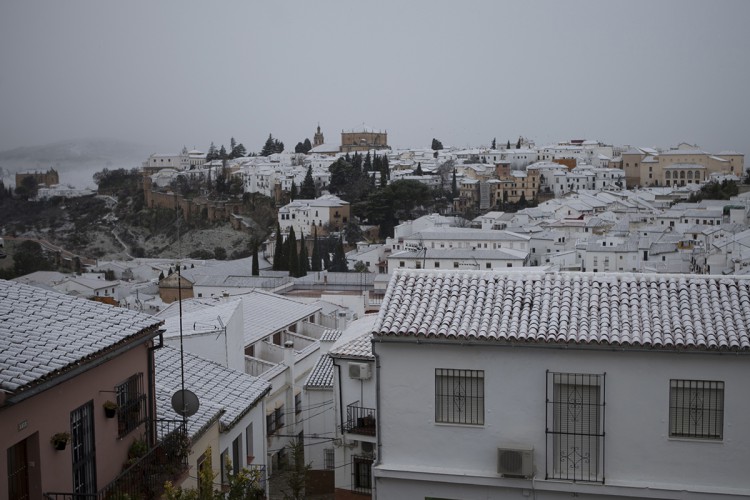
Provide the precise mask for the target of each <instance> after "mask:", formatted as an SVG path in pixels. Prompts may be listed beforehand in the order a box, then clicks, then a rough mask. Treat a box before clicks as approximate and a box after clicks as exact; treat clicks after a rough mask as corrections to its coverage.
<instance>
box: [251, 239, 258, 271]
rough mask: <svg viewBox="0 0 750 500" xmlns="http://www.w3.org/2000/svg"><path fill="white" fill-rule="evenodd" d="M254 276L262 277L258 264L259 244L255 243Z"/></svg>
mask: <svg viewBox="0 0 750 500" xmlns="http://www.w3.org/2000/svg"><path fill="white" fill-rule="evenodd" d="M252 272H253V276H260V264H259V262H258V244H257V243H255V242H253V271H252Z"/></svg>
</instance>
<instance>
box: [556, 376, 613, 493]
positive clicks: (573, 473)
mask: <svg viewBox="0 0 750 500" xmlns="http://www.w3.org/2000/svg"><path fill="white" fill-rule="evenodd" d="M604 394H605V374H602V375H591V374H583V373H553V372H549V371H548V372H547V389H546V405H547V412H546V414H547V416H546V420H547V424H546V434H547V443H546V462H547V463H546V466H547V467H546V475H545V477H546V478H554V479H566V480H572V481H590V482H600V483H603V482H604V407H605V398H604Z"/></svg>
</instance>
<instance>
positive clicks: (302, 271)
mask: <svg viewBox="0 0 750 500" xmlns="http://www.w3.org/2000/svg"><path fill="white" fill-rule="evenodd" d="M309 270H310V260H309V259H308V258H307V245H306V244H305V234H304V233H302V235H301V236H300V249H299V275H300V276H307V271H309Z"/></svg>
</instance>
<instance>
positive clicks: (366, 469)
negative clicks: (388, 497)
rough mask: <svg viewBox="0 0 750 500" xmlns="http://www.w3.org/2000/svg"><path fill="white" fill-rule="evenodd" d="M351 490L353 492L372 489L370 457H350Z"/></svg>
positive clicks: (366, 491) (367, 491)
mask: <svg viewBox="0 0 750 500" xmlns="http://www.w3.org/2000/svg"><path fill="white" fill-rule="evenodd" d="M352 490H353V491H354V492H355V493H370V492H371V491H372V459H371V458H365V457H358V456H353V457H352Z"/></svg>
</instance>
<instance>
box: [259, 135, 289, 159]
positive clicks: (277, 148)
mask: <svg viewBox="0 0 750 500" xmlns="http://www.w3.org/2000/svg"><path fill="white" fill-rule="evenodd" d="M283 152H284V143H283V142H281V141H279V140H277V139H274V138H273V135H272V134H268V139H266V143H265V144H264V145H263V149H262V150H261V151H260V155H261V156H271V155H272V154H274V153H283Z"/></svg>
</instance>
